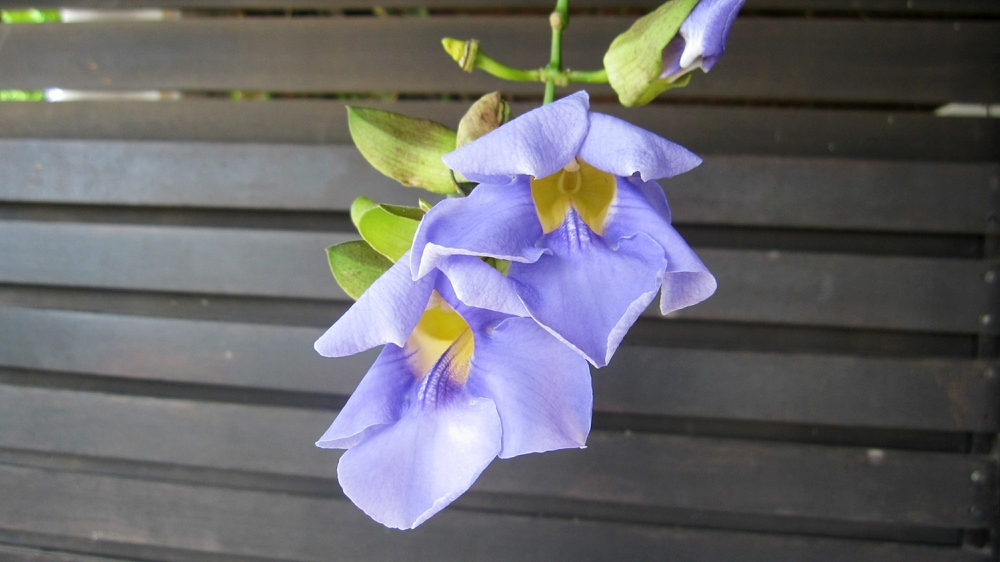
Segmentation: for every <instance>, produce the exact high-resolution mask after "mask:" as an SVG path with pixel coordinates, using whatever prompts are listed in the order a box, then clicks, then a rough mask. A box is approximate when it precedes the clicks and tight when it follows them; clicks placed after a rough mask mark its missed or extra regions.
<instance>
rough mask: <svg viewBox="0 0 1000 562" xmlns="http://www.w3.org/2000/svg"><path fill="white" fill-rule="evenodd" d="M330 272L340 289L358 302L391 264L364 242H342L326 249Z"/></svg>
mask: <svg viewBox="0 0 1000 562" xmlns="http://www.w3.org/2000/svg"><path fill="white" fill-rule="evenodd" d="M326 256H327V258H328V259H329V260H330V271H332V272H333V278H334V279H336V280H337V284H338V285H340V288H341V289H343V290H344V292H345V293H347V295H348V296H350V297H351V298H352V299H354V300H358V298H359V297H360V296H361V294H362V293H364V292H365V291H366V290H368V287H370V286H371V284H372V283H374V282H375V280H376V279H378V278H379V277H381V276H382V274H383V273H385V272H386V271H388V269H389V268H390V267H392V262H391V261H389V260H388V259H387V258H386V257H385V256H383V255H382V254H380V253H378V252H376V251H375V249H374V248H372V247H371V245H370V244H368V242H365V241H364V240H353V241H351V242H344V243H343V244H337V245H336V246H330V247H329V248H327V249H326Z"/></svg>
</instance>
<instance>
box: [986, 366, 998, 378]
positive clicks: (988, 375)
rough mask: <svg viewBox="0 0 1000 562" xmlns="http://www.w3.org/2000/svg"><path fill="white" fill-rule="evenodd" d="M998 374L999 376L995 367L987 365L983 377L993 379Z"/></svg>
mask: <svg viewBox="0 0 1000 562" xmlns="http://www.w3.org/2000/svg"><path fill="white" fill-rule="evenodd" d="M996 376H997V370H996V369H995V368H994V367H986V370H985V371H983V378H984V379H987V380H989V379H992V378H994V377H996Z"/></svg>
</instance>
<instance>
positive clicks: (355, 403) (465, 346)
mask: <svg viewBox="0 0 1000 562" xmlns="http://www.w3.org/2000/svg"><path fill="white" fill-rule="evenodd" d="M408 258H409V256H408V255H404V256H403V258H402V259H401V260H400V261H399V262H398V263H397V264H396V265H394V266H393V267H392V268H390V269H389V270H388V271H387V272H386V273H385V274H384V275H382V277H380V278H379V279H378V280H376V281H375V283H374V284H372V286H371V287H370V288H369V289H368V290H367V291H366V292H365V293H364V294H363V295H361V298H360V299H358V302H357V303H355V304H354V306H353V307H351V308H350V310H348V311H347V312H346V313H345V314H344V316H343V317H342V318H341V319H340V320H338V321H337V323H336V324H334V325H333V326H332V327H331V328H330V329H329V330H328V331H327V332H326V333H325V334H323V336H322V337H320V338H319V340H317V341H316V346H315V347H316V351H318V352H319V353H320V354H321V355H325V356H327V357H339V356H344V355H351V354H354V353H358V352H360V351H363V350H365V349H369V348H371V347H375V346H377V345H382V344H385V348H384V349H383V350H382V353H381V354H380V355H379V357H378V359H377V360H376V361H375V364H374V365H372V367H371V369H370V370H369V371H368V374H367V375H365V377H364V379H363V380H362V381H361V383H360V384H359V385H358V388H357V390H355V392H354V394H353V395H351V398H350V400H348V402H347V404H346V405H345V406H344V408H343V409H342V410H341V411H340V414H339V415H338V416H337V418H336V419H335V420H334V421H333V425H331V426H330V429H328V430H327V431H326V433H325V434H324V435H323V437H322V438H321V439H320V440H319V441H318V442H317V443H316V445H317V446H319V447H323V448H336V449H347V451H346V452H345V453H344V455H343V456H342V457H341V459H340V464H339V465H338V467H337V476H338V479H339V482H340V485H341V487H342V488H343V490H344V493H345V494H347V496H348V497H349V498H350V499H351V500H352V501H353V502H354V503H355V504H356V505H357V506H358V507H360V508H361V509H362V510H364V512H365V513H367V514H368V515H369V516H370V517H372V519H375V520H376V521H378V522H379V523H382V524H383V525H386V526H387V527H395V528H399V529H412V528H414V527H416V526H417V525H419V524H420V523H422V522H424V521H426V520H427V519H428V518H429V517H431V516H432V515H434V514H435V513H437V512H438V511H440V510H441V509H443V508H444V507H445V506H447V505H448V504H449V503H451V502H452V501H453V500H454V499H455V498H457V497H458V496H460V495H461V494H462V493H464V492H465V491H466V490H468V489H469V487H470V486H471V485H472V483H473V482H475V480H476V478H477V477H478V476H479V474H480V473H481V472H482V471H483V470H484V469H485V468H486V466H487V465H489V463H490V462H491V461H492V460H493V459H494V458H495V457H497V456H499V457H500V458H504V459H506V458H510V457H514V456H517V455H523V454H526V453H534V452H543V451H551V450H555V449H565V448H576V447H583V446H584V444H585V442H586V439H587V435H588V433H589V432H590V419H591V411H592V409H593V394H592V391H591V383H590V371H589V368H588V367H587V363H586V361H584V360H583V359H582V358H580V357H579V356H578V355H577V354H575V353H574V352H573V351H572V350H570V349H568V348H567V347H566V346H564V345H563V344H562V343H560V342H559V341H558V340H556V339H555V338H553V337H552V336H550V335H549V334H548V333H547V332H545V331H544V330H542V329H541V328H540V327H538V325H537V324H536V323H535V321H534V320H532V319H530V318H526V317H525V316H526V313H525V312H524V309H523V307H522V306H521V304H520V302H519V300H518V299H517V296H516V295H515V294H514V293H513V290H512V288H511V286H510V282H509V281H508V280H507V279H506V278H505V277H504V276H503V275H502V274H500V273H499V272H498V271H497V270H495V269H493V268H492V267H490V266H489V265H487V264H486V263H485V262H483V261H482V260H481V259H478V258H474V257H464V256H460V257H456V258H453V259H449V260H446V261H445V262H444V263H441V264H440V267H439V268H438V269H437V270H436V271H435V272H433V273H432V274H430V275H427V276H425V277H423V278H421V279H420V280H417V281H414V280H413V279H412V276H411V274H410V269H409V259H408Z"/></svg>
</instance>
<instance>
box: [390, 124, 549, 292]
mask: <svg viewBox="0 0 1000 562" xmlns="http://www.w3.org/2000/svg"><path fill="white" fill-rule="evenodd" d="M477 142H478V141H477ZM473 144H475V143H473ZM467 146H472V145H471V144H470V145H467ZM541 237H542V226H541V224H540V223H539V222H538V213H537V211H535V202H534V201H533V200H532V199H531V186H530V184H529V180H528V178H527V176H519V177H518V178H517V179H515V180H514V181H513V182H511V183H508V184H505V185H495V184H485V183H484V184H480V185H479V186H478V187H476V189H474V190H473V191H472V194H471V195H469V196H468V197H457V198H454V199H445V200H444V201H442V202H440V203H438V204H437V205H435V206H434V207H433V208H432V209H431V210H430V211H428V212H427V214H426V215H424V219H423V220H422V221H420V226H419V227H417V233H416V235H415V236H414V237H413V250H412V255H411V256H410V265H411V270H412V273H413V278H414V279H419V278H421V277H423V276H424V275H427V273H429V272H430V271H432V270H434V268H436V267H438V265H439V264H440V263H441V262H442V261H443V260H444V259H445V258H447V257H449V256H454V255H468V256H490V257H494V258H500V259H505V260H510V261H521V262H533V261H535V260H537V259H538V257H539V256H541V255H542V254H543V253H544V250H541V249H539V248H536V247H535V242H536V241H538V239H539V238H541ZM404 259H405V258H404ZM402 261H403V260H400V263H402Z"/></svg>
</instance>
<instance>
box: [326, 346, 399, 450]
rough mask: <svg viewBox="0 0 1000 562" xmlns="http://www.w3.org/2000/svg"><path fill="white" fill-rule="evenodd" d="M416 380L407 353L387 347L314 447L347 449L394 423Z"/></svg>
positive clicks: (394, 347)
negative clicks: (373, 432) (375, 431)
mask: <svg viewBox="0 0 1000 562" xmlns="http://www.w3.org/2000/svg"><path fill="white" fill-rule="evenodd" d="M416 380H417V379H416V376H415V375H414V373H413V372H412V371H411V369H410V366H409V364H408V363H407V353H406V351H404V350H403V349H402V348H400V347H397V346H395V345H393V344H391V343H390V344H388V345H386V346H385V348H384V349H383V350H382V353H381V354H379V356H378V359H376V360H375V364H374V365H372V367H371V369H369V370H368V374H366V375H365V378H363V379H361V384H359V385H358V388H356V389H355V390H354V393H353V394H351V398H350V400H348V401H347V404H345V405H344V407H343V408H342V409H341V410H340V413H339V414H337V417H336V418H335V419H334V420H333V425H331V426H330V429H327V430H326V433H324V434H323V437H321V438H320V439H319V441H317V442H316V446H317V447H322V448H324V449H349V448H351V447H353V446H354V445H356V444H358V443H359V442H360V441H362V440H363V439H365V438H366V437H367V436H368V435H370V434H371V433H372V431H373V430H378V429H379V428H380V427H382V426H384V425H385V424H390V423H394V422H396V421H397V420H399V418H400V417H401V416H402V415H403V412H404V411H405V410H406V404H407V399H406V397H407V394H409V392H410V389H411V388H413V385H414V383H415V382H416Z"/></svg>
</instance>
